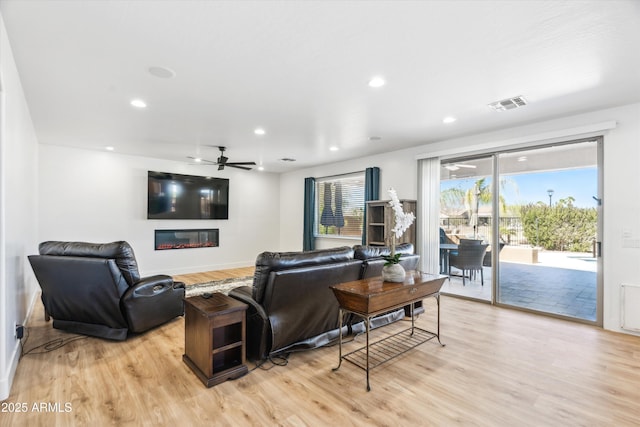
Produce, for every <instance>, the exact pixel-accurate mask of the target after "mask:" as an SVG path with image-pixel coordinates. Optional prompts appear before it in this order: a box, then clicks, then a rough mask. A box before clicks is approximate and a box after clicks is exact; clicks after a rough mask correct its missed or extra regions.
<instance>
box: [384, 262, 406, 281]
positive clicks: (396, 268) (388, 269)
mask: <svg viewBox="0 0 640 427" xmlns="http://www.w3.org/2000/svg"><path fill="white" fill-rule="evenodd" d="M406 275H407V273H406V272H405V271H404V267H403V266H401V265H400V264H389V265H385V266H384V267H382V280H384V281H385V282H398V283H401V282H404V278H405V276H406Z"/></svg>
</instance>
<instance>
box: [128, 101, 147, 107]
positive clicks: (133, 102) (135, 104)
mask: <svg viewBox="0 0 640 427" xmlns="http://www.w3.org/2000/svg"><path fill="white" fill-rule="evenodd" d="M131 105H133V106H134V107H136V108H146V107H147V103H146V102H144V101H143V100H142V99H133V100H131Z"/></svg>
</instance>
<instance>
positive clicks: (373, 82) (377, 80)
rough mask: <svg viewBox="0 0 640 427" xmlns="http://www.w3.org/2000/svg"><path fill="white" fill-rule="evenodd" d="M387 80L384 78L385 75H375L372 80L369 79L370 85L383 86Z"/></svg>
mask: <svg viewBox="0 0 640 427" xmlns="http://www.w3.org/2000/svg"><path fill="white" fill-rule="evenodd" d="M386 83H387V82H386V81H385V80H384V78H383V77H381V76H375V77H373V78H372V79H371V80H369V86H370V87H382V86H384V85H385V84H386Z"/></svg>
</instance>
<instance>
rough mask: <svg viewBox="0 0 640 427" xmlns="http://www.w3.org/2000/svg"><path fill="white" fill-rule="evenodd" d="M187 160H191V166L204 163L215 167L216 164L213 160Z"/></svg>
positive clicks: (196, 158) (188, 157) (192, 158)
mask: <svg viewBox="0 0 640 427" xmlns="http://www.w3.org/2000/svg"><path fill="white" fill-rule="evenodd" d="M187 159H191V160H193V161H194V163H192V164H194V165H197V164H202V163H206V164H209V165H217V164H218V162H214V161H213V160H207V159H203V158H200V157H193V156H187ZM198 159H199V160H198Z"/></svg>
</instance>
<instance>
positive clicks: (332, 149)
mask: <svg viewBox="0 0 640 427" xmlns="http://www.w3.org/2000/svg"><path fill="white" fill-rule="evenodd" d="M338 150H339V148H338V147H336V146H335V145H334V146H332V147H329V151H338Z"/></svg>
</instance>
